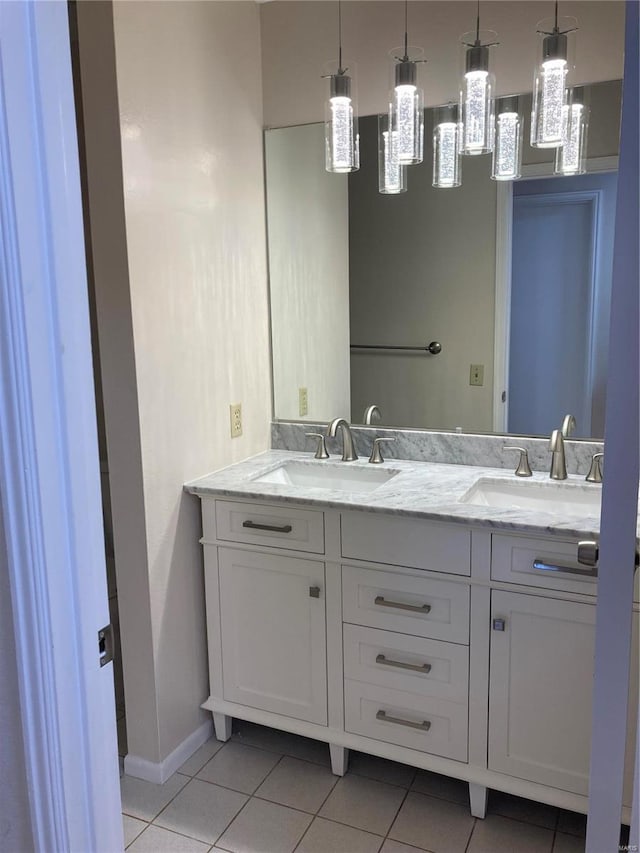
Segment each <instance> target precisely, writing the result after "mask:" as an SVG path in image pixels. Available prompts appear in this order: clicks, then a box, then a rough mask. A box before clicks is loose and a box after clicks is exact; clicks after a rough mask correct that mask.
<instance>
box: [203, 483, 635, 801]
mask: <svg viewBox="0 0 640 853" xmlns="http://www.w3.org/2000/svg"><path fill="white" fill-rule="evenodd" d="M201 497H202V513H203V539H202V544H203V546H204V555H205V587H206V602H207V634H208V646H209V677H210V696H209V699H208V700H207V701H206V702H205V703H204V705H203V707H205V708H208V709H209V710H210V711H212V712H213V717H214V722H215V725H216V733H217V736H218V737H219V738H220V739H223V740H224V739H227V738H228V737H230V734H231V720H232V719H233V717H239V718H241V719H246V720H250V721H252V722H256V723H261V724H263V725H267V726H272V727H274V728H279V729H284V730H286V731H290V732H293V733H296V734H301V735H306V736H307V737H313V738H316V739H318V740H323V741H325V742H326V743H328V744H329V746H330V749H331V759H332V766H333V769H334V772H335V773H338V774H342V773H344V772H345V770H346V767H347V757H348V750H349V749H356V750H359V751H362V752H369V753H372V754H374V755H379V756H381V757H384V758H388V759H394V760H397V761H401V762H405V763H407V764H412V765H414V766H416V767H422V768H424V769H427V770H432V771H434V772H436V773H442V774H445V775H450V776H453V777H455V778H458V779H463V780H466V781H468V783H469V791H470V801H471V810H472V813H473V814H474V815H476V816H479V817H482V816H484V811H485V807H486V793H487V789H488V788H497V789H499V790H503V791H507V792H510V793H513V794H518V795H520V796H523V797H528V798H530V799H534V800H539V801H541V802H546V803H549V804H553V805H558V806H561V807H563V808H567V809H573V810H576V811H583V812H584V811H586V810H587V803H588V800H587V783H588V770H589V748H590V739H591V690H592V680H593V648H594V636H595V600H596V598H595V596H596V593H597V577H596V576H595V572H591V573H589V571H585V569H584V567H581V566H580V565H579V564H578V563H577V562H576V547H577V543H576V542H574V541H572V540H569V539H561V538H558V537H545V536H535V535H530V534H527V535H526V536H523V535H518V534H517V532H514V533H501V532H495V533H492V532H491V531H490V530H488V529H487V528H481V527H477V528H473V527H471V526H465V525H464V524H453V523H447V522H438V521H431V520H425V519H421V518H411V517H407V516H406V515H393V514H390V515H386V514H384V513H381V512H356V511H352V510H349V511H342V510H339V509H334V508H329V507H327V508H322V507H319V506H317V505H316V506H313V507H305V506H304V505H302V504H293V503H291V504H289V503H287V502H286V501H275V500H274V501H269V500H267V499H265V500H264V501H252V500H249V499H242V498H238V499H237V500H236V499H233V500H232V499H229V498H227V497H220V498H217V497H215V496H207V495H201ZM636 610H637V607H636ZM634 619H635V630H636V632H637V624H638V613H637V612H636V613H635V614H634ZM635 645H636V646H637V633H636V641H635ZM637 691H638V684H637V661H635V662H634V681H633V687H632V693H634V694H637ZM630 713H631V711H630ZM633 748H634V745H633V744H632V743H630V744H629V756H630V760H629V762H628V765H629V767H628V771H629V772H628V776H629V777H630V775H631V771H632V761H631V757H632V754H633ZM629 781H630V779H628V780H627V788H626V791H627V793H626V802H627V803H628V802H629V799H630V791H631V787H630V785H629V784H628V783H629Z"/></svg>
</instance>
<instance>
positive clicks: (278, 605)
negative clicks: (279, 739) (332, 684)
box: [218, 548, 327, 725]
mask: <svg viewBox="0 0 640 853" xmlns="http://www.w3.org/2000/svg"><path fill="white" fill-rule="evenodd" d="M218 559H219V567H220V611H221V627H222V671H223V690H224V698H225V699H226V700H228V701H229V702H238V703H239V704H241V705H248V706H250V707H252V708H262V709H263V710H265V711H273V712H274V713H277V714H284V715H285V716H288V717H295V718H296V719H299V720H308V721H309V722H312V723H319V724H321V725H326V724H327V673H326V629H325V595H324V592H325V590H324V563H318V562H315V561H312V560H299V559H297V558H291V557H279V556H275V555H273V554H261V553H258V552H254V551H241V550H235V549H231V548H220V549H219V551H218Z"/></svg>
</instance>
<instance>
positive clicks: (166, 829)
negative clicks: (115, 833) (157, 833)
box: [129, 823, 215, 847]
mask: <svg viewBox="0 0 640 853" xmlns="http://www.w3.org/2000/svg"><path fill="white" fill-rule="evenodd" d="M151 827H153V828H154V829H160V830H162V831H163V832H170V833H171V834H172V835H178V836H179V837H180V838H188V839H189V841H197V842H198V843H199V844H209V841H203V840H202V838H196V837H195V835H187V833H186V832H178V831H177V830H176V829H169V827H167V826H160V825H159V824H157V823H149V824H147V826H146V827H145V828H144V829H143V830H142V832H141V833H140V835H142V833H143V832H146V831H147V830H148V829H150V828H151ZM140 835H136V837H135V838H134V840H133V841H137V840H138V838H140ZM133 841H132V842H131V844H133ZM214 843H215V842H214ZM129 846H131V845H129ZM213 846H214V845H213V844H211V845H210V847H213Z"/></svg>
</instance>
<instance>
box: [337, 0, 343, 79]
mask: <svg viewBox="0 0 640 853" xmlns="http://www.w3.org/2000/svg"><path fill="white" fill-rule="evenodd" d="M343 73H344V69H343V67H342V2H341V0H338V74H343Z"/></svg>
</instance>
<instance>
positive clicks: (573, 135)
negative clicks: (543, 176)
mask: <svg viewBox="0 0 640 853" xmlns="http://www.w3.org/2000/svg"><path fill="white" fill-rule="evenodd" d="M567 100H568V103H567V106H566V107H565V108H564V136H563V140H562V145H561V146H560V148H558V149H557V150H556V165H555V169H554V172H555V174H556V175H584V173H585V172H586V171H587V128H588V126H589V106H588V104H587V103H586V100H585V90H584V89H582V88H579V89H573V90H572V91H571V92H569V95H568V98H567Z"/></svg>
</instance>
